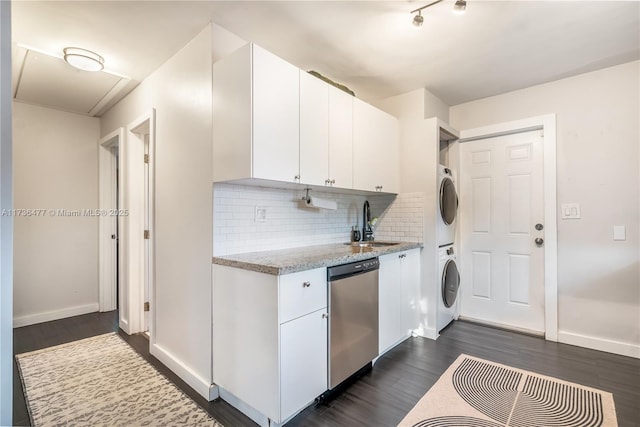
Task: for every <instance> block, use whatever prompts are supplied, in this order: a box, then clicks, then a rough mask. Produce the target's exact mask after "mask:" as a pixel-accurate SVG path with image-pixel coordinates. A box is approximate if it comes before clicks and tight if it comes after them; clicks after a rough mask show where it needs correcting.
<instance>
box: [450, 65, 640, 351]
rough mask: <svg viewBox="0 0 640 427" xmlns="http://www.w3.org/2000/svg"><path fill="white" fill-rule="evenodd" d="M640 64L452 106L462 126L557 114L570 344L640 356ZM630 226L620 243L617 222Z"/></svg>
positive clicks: (562, 267)
mask: <svg viewBox="0 0 640 427" xmlns="http://www.w3.org/2000/svg"><path fill="white" fill-rule="evenodd" d="M639 64H640V63H639V62H637V61H636V62H631V63H627V64H623V65H619V66H616V67H611V68H606V69H603V70H599V71H595V72H591V73H587V74H582V75H579V76H576V77H571V78H567V79H563V80H558V81H556V82H552V83H547V84H543V85H539V86H534V87H531V88H527V89H523V90H519V91H515V92H510V93H506V94H503V95H498V96H494V97H491V98H486V99H481V100H477V101H473V102H469V103H466V104H461V105H457V106H454V107H452V108H451V110H450V116H451V125H452V126H453V127H455V128H456V129H459V130H464V129H470V128H475V127H479V126H485V125H490V124H495V123H501V122H506V121H511V120H516V119H522V118H527V117H531V116H538V115H542V114H548V113H556V114H557V177H558V180H557V190H558V209H560V206H561V204H562V203H580V207H581V213H582V219H580V220H562V219H560V213H558V218H559V219H558V294H559V295H558V321H559V325H558V327H559V339H560V340H561V341H565V342H569V343H573V344H578V345H583V346H589V347H593V348H598V349H603V350H608V351H613V352H618V353H622V354H630V355H635V356H637V357H640V273H639V268H640V267H639V260H640V259H639V238H638V237H639V223H640V221H639V219H640V218H639V202H640V201H639V194H640V188H639V181H640V177H639V172H638V170H639V169H638V161H639V159H638V157H639V156H638V151H639V150H638V148H639V140H640V134H639V132H640V130H639V129H640V118H639V117H640V110H639V105H638V104H639V99H640V97H639V96H638V93H639V80H640V67H639ZM614 225H625V226H626V227H627V240H626V241H613V226H614Z"/></svg>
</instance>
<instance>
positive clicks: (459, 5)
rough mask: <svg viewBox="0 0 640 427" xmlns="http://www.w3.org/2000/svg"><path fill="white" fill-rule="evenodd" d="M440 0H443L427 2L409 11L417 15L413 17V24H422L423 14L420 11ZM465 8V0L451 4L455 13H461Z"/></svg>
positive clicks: (438, 0)
mask: <svg viewBox="0 0 640 427" xmlns="http://www.w3.org/2000/svg"><path fill="white" fill-rule="evenodd" d="M442 1H444V0H436V1H434V2H432V3H429V4H428V5H426V6H422V7H419V8H417V9H415V10H412V11H411V13H417V15H415V16H414V17H413V25H415V26H416V27H420V26H422V24H423V23H424V16H422V11H423V10H424V9H426V8H428V7H431V6H433V5H434V4H438V3H440V2H442ZM466 9H467V0H456V3H455V4H454V5H453V13H455V14H456V15H462V14H463V13H464V12H465V11H466Z"/></svg>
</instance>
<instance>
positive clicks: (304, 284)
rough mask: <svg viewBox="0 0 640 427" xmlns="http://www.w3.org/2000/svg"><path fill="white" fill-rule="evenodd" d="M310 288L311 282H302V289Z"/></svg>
mask: <svg viewBox="0 0 640 427" xmlns="http://www.w3.org/2000/svg"><path fill="white" fill-rule="evenodd" d="M310 286H311V282H302V287H303V288H308V287H310Z"/></svg>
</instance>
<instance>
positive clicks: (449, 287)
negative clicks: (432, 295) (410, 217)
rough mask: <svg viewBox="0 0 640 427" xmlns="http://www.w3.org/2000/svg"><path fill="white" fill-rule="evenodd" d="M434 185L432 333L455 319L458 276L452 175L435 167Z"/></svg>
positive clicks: (454, 197) (453, 180) (450, 172)
mask: <svg viewBox="0 0 640 427" xmlns="http://www.w3.org/2000/svg"><path fill="white" fill-rule="evenodd" d="M438 184H439V189H440V195H439V204H440V206H439V208H440V209H439V211H440V214H439V215H438V216H439V218H438V232H437V235H438V247H439V249H438V253H439V258H440V268H439V275H438V277H439V278H440V283H439V287H438V288H439V289H438V293H439V295H438V296H439V298H438V304H437V309H436V331H437V332H440V331H441V330H442V329H443V328H444V327H445V326H447V325H448V324H449V323H451V321H452V320H454V319H457V318H458V298H457V297H458V289H459V287H460V274H459V272H458V266H457V265H456V254H455V252H454V249H453V247H454V240H455V226H456V216H457V213H458V195H457V193H456V187H455V179H454V176H453V172H452V171H451V169H449V168H448V167H446V166H443V165H439V171H438Z"/></svg>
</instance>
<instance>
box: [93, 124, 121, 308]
mask: <svg viewBox="0 0 640 427" xmlns="http://www.w3.org/2000/svg"><path fill="white" fill-rule="evenodd" d="M123 140H124V129H123V128H120V129H118V130H116V131H114V132H112V133H110V134H109V135H107V136H105V137H104V138H102V139H101V140H100V141H99V148H98V151H99V170H100V174H99V203H98V208H99V217H98V228H99V231H98V233H99V238H98V245H99V254H100V255H99V281H98V288H99V300H100V304H99V307H100V311H103V312H104V311H112V310H117V309H120V308H121V307H122V303H121V299H122V289H121V284H122V278H121V269H120V268H119V266H120V261H119V256H120V254H119V253H120V250H119V234H120V233H119V231H120V229H121V219H120V217H119V216H118V215H115V214H117V213H118V210H119V209H120V208H121V206H122V201H121V195H120V191H119V184H120V182H121V181H122V176H121V174H122V165H121V156H120V146H121V144H122V142H123Z"/></svg>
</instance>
